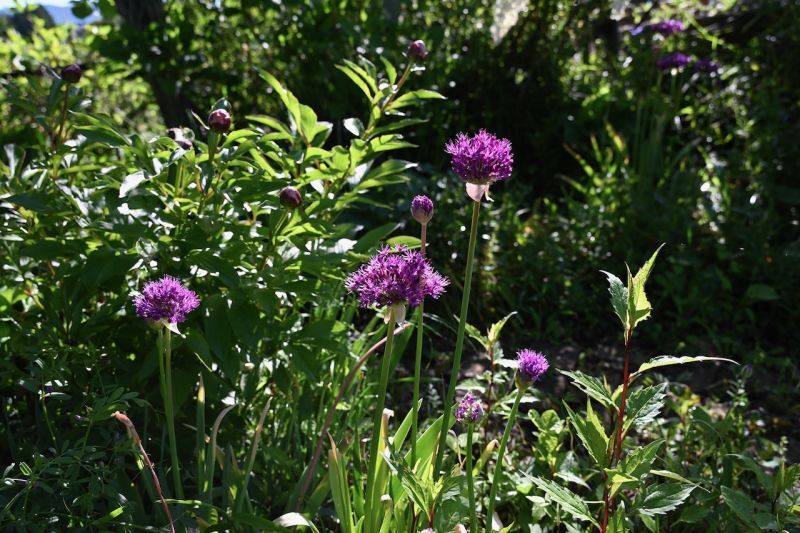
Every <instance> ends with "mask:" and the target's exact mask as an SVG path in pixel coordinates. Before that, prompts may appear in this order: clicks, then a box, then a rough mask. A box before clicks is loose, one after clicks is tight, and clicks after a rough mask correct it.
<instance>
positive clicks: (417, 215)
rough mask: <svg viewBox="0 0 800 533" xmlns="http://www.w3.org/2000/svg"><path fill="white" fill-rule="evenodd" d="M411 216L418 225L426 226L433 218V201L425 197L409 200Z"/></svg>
mask: <svg viewBox="0 0 800 533" xmlns="http://www.w3.org/2000/svg"><path fill="white" fill-rule="evenodd" d="M411 216H413V217H414V220H416V221H417V222H419V223H420V224H427V223H428V222H430V221H431V218H433V201H431V199H430V198H428V197H427V196H422V195H419V196H415V197H414V199H413V200H411Z"/></svg>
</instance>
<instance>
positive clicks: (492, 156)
mask: <svg viewBox="0 0 800 533" xmlns="http://www.w3.org/2000/svg"><path fill="white" fill-rule="evenodd" d="M444 151H445V152H447V153H448V154H450V156H451V157H452V160H451V166H452V169H453V172H455V173H456V174H458V175H459V176H461V179H462V180H464V181H465V182H466V183H472V184H477V185H486V184H491V183H493V182H495V181H500V180H504V179H506V178H508V177H509V176H510V175H511V169H512V166H513V164H514V154H512V153H511V141H509V140H508V139H498V138H497V137H495V136H494V135H492V134H491V133H488V132H487V131H486V130H480V131H479V132H478V133H476V134H475V135H474V136H472V137H469V136H468V135H466V134H464V133H459V134H458V135H456V138H455V139H453V140H451V141H450V142H448V143H447V145H445V150H444Z"/></svg>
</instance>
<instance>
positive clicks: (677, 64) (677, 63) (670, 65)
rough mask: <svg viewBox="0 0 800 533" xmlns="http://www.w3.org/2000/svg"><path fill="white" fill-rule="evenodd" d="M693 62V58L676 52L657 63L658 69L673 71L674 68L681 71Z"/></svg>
mask: <svg viewBox="0 0 800 533" xmlns="http://www.w3.org/2000/svg"><path fill="white" fill-rule="evenodd" d="M691 62H692V56H689V55H687V54H684V53H681V52H675V53H672V54H668V55H665V56H664V57H661V58H659V59H658V60H657V61H656V67H657V68H658V69H659V70H672V69H674V68H677V69H680V68H683V67H685V66H686V65H688V64H689V63H691Z"/></svg>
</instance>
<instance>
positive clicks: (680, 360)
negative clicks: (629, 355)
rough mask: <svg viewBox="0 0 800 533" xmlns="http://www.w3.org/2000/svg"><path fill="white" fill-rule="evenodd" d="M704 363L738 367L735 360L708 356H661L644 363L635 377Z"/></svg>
mask: <svg viewBox="0 0 800 533" xmlns="http://www.w3.org/2000/svg"><path fill="white" fill-rule="evenodd" d="M703 361H725V362H727V363H733V364H735V365H738V364H739V363H737V362H736V361H734V360H733V359H726V358H724V357H711V356H707V355H698V356H684V357H678V356H676V355H659V356H657V357H654V358H652V359H650V360H649V361H647V362H646V363H642V366H640V367H639V370H637V371H636V372H635V373H634V374H633V377H636V376H638V375H639V374H641V373H642V372H645V371H647V370H651V369H653V368H659V367H662V366H671V365H683V364H686V363H700V362H703Z"/></svg>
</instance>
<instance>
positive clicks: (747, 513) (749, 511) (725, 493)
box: [720, 486, 755, 526]
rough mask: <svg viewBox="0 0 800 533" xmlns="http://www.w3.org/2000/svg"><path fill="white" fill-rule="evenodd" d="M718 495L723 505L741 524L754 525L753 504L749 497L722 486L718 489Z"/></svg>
mask: <svg viewBox="0 0 800 533" xmlns="http://www.w3.org/2000/svg"><path fill="white" fill-rule="evenodd" d="M720 493H721V495H722V500H723V501H724V502H725V504H726V505H727V506H728V507H730V508H731V511H733V512H734V514H735V515H736V516H738V517H739V519H740V520H741V521H742V522H744V523H745V524H748V525H751V526H752V525H754V516H753V515H754V514H755V503H754V502H753V499H752V498H750V496H748V495H746V494H743V493H741V492H739V491H738V490H734V489H732V488H730V487H724V486H723V487H722V488H721V489H720Z"/></svg>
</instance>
